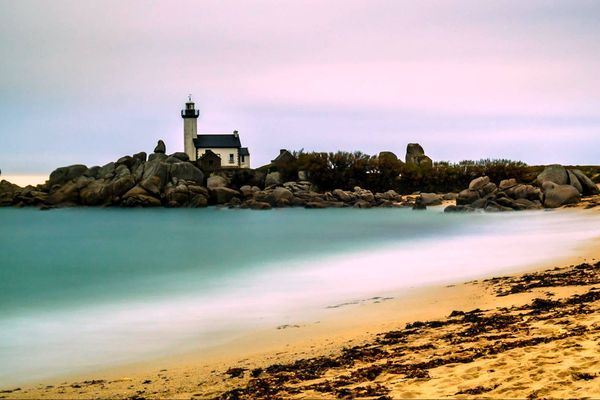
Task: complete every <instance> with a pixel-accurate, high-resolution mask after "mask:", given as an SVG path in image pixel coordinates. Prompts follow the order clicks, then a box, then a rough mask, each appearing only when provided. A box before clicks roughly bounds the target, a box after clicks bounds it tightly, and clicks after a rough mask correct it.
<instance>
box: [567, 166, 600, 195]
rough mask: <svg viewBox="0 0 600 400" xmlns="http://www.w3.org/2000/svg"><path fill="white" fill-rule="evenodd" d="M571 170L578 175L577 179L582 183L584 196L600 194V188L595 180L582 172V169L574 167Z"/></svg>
mask: <svg viewBox="0 0 600 400" xmlns="http://www.w3.org/2000/svg"><path fill="white" fill-rule="evenodd" d="M571 172H572V173H573V175H575V176H576V177H577V180H578V181H579V183H580V184H581V188H582V190H583V191H582V193H583V195H584V196H590V195H594V194H600V189H598V186H596V184H595V183H594V181H592V180H591V179H590V178H588V177H587V176H586V175H585V174H584V173H583V172H581V170H579V169H573V170H571Z"/></svg>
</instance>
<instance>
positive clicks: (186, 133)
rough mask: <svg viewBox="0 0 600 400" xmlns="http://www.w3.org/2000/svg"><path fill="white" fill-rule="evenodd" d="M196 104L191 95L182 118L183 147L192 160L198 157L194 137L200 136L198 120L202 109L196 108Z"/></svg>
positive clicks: (182, 112)
mask: <svg viewBox="0 0 600 400" xmlns="http://www.w3.org/2000/svg"><path fill="white" fill-rule="evenodd" d="M194 106H195V105H194V102H193V101H192V95H189V96H188V101H187V102H186V103H185V109H183V110H181V118H183V149H184V151H185V154H187V155H188V157H190V160H192V161H195V160H196V159H197V158H198V156H197V153H196V146H195V145H194V139H196V137H197V136H198V124H197V121H198V116H199V115H200V111H199V110H196V108H195V107H194Z"/></svg>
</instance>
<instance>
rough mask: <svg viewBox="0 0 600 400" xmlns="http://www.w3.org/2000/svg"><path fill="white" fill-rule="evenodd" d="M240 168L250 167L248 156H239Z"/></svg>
mask: <svg viewBox="0 0 600 400" xmlns="http://www.w3.org/2000/svg"><path fill="white" fill-rule="evenodd" d="M240 168H250V156H240Z"/></svg>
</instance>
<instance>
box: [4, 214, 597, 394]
mask: <svg viewBox="0 0 600 400" xmlns="http://www.w3.org/2000/svg"><path fill="white" fill-rule="evenodd" d="M598 222H599V220H598V218H597V217H596V216H593V215H588V214H578V213H558V212H554V213H547V212H535V213H514V214H502V215H492V214H470V215H457V214H444V213H442V212H441V209H439V208H438V209H432V210H427V211H424V212H414V211H412V210H408V209H372V210H355V209H328V210H305V209H280V210H272V211H267V212H264V211H251V210H225V209H214V208H209V209H201V210H197V209H143V210H128V209H85V208H75V209H59V210H51V211H45V212H42V211H38V210H35V209H12V208H10V209H9V208H4V209H0V223H1V225H0V360H3V361H2V362H0V386H2V385H7V384H11V383H17V382H21V381H28V380H40V379H51V378H52V377H54V376H60V375H61V374H66V373H73V372H85V371H91V370H93V369H97V368H101V367H106V366H111V365H115V364H118V363H122V362H129V361H135V360H140V359H144V358H152V357H156V356H159V355H162V354H170V353H172V352H173V351H175V350H174V349H177V350H178V351H184V350H185V349H188V348H192V347H198V346H199V344H198V343H202V345H204V346H207V347H208V346H211V345H215V344H218V343H222V342H224V341H227V340H228V339H231V338H234V337H236V335H239V334H241V333H243V332H245V331H247V330H249V329H254V328H256V327H264V326H267V327H269V326H273V327H274V326H277V325H278V324H281V323H288V322H292V323H293V322H295V321H297V320H298V319H303V318H310V317H311V316H314V315H318V314H319V313H322V312H323V310H324V309H326V307H327V305H331V304H336V303H337V302H343V301H346V300H350V299H355V298H360V297H361V296H372V295H380V294H384V293H390V292H394V291H398V290H400V291H401V290H402V288H406V287H410V286H419V285H425V284H432V283H439V282H452V281H457V280H461V279H467V278H469V277H476V276H485V275H486V274H489V273H492V272H497V271H508V270H510V269H511V268H512V269H514V268H518V267H519V266H523V265H527V264H530V263H535V262H541V261H544V260H546V259H550V258H552V257H556V256H558V255H560V254H564V253H567V252H570V251H575V249H576V247H577V245H578V244H580V243H581V242H582V241H583V240H585V239H589V238H591V237H594V236H596V235H600V224H599V223H598Z"/></svg>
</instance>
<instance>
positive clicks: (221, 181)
mask: <svg viewBox="0 0 600 400" xmlns="http://www.w3.org/2000/svg"><path fill="white" fill-rule="evenodd" d="M228 184H229V181H228V180H227V178H225V177H223V176H220V175H212V176H210V177H209V178H208V179H207V180H206V186H207V187H208V188H209V189H214V188H218V187H227V185H228Z"/></svg>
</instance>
